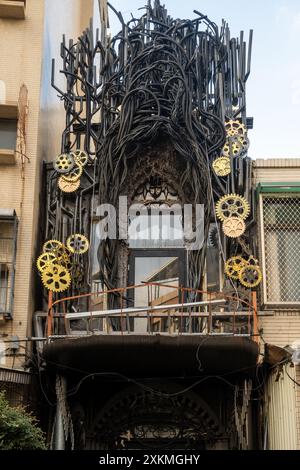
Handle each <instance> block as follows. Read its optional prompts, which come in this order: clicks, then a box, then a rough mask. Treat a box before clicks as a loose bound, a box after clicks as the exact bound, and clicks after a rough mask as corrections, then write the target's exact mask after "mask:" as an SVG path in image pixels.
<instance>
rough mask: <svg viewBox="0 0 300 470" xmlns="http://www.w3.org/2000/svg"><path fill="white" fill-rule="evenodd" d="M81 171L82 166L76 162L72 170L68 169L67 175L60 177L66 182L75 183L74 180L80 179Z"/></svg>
mask: <svg viewBox="0 0 300 470" xmlns="http://www.w3.org/2000/svg"><path fill="white" fill-rule="evenodd" d="M82 173H83V169H82V166H80V165H77V164H76V166H75V167H74V168H73V170H72V171H70V172H69V173H68V174H67V175H63V176H62V179H63V180H64V181H66V182H67V183H76V181H78V180H79V179H80V177H81V175H82Z"/></svg>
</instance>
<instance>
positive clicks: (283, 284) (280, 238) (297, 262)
mask: <svg viewBox="0 0 300 470" xmlns="http://www.w3.org/2000/svg"><path fill="white" fill-rule="evenodd" d="M263 229H264V239H265V247H264V248H265V271H266V293H267V301H268V302H274V303H294V302H300V196H299V195H298V194H288V195H282V194H281V195H268V196H264V197H263Z"/></svg>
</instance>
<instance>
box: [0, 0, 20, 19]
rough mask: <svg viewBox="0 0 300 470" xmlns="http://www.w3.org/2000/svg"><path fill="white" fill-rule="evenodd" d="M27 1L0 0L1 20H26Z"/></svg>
mask: <svg viewBox="0 0 300 470" xmlns="http://www.w3.org/2000/svg"><path fill="white" fill-rule="evenodd" d="M25 4H26V0H0V18H14V19H17V20H24V18H25Z"/></svg>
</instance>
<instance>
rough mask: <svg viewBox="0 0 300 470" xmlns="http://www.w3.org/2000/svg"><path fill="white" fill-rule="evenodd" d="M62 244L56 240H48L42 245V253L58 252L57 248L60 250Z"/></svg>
mask: <svg viewBox="0 0 300 470" xmlns="http://www.w3.org/2000/svg"><path fill="white" fill-rule="evenodd" d="M62 247H63V244H62V242H60V241H58V240H48V241H47V242H45V243H44V245H43V252H44V253H47V252H49V251H51V252H53V251H56V250H58V249H59V248H62Z"/></svg>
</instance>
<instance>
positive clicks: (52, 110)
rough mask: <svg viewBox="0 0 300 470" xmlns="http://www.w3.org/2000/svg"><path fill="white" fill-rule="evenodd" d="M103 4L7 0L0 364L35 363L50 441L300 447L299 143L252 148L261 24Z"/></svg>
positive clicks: (64, 444)
mask: <svg viewBox="0 0 300 470" xmlns="http://www.w3.org/2000/svg"><path fill="white" fill-rule="evenodd" d="M10 3H11V5H9V4H10ZM99 5H100V22H101V29H100V32H99V31H97V30H95V28H94V27H93V25H90V26H89V24H90V23H89V19H90V17H92V16H93V15H94V20H95V21H94V22H96V11H97V12H98V10H97V8H98V2H92V1H91V2H87V1H84V2H82V1H79V0H78V1H76V2H74V1H72V2H71V1H67V0H66V1H64V7H63V8H62V7H61V2H53V1H52V2H50V1H45V2H41V1H38V0H36V1H34V0H31V1H29V0H27V1H26V8H25V2H20V1H18V2H8V1H2V0H0V15H2V17H1V18H0V28H1V31H2V30H3V32H4V34H3V38H4V41H2V44H1V47H3V53H2V54H1V59H0V60H1V63H0V70H1V77H0V80H1V82H0V85H1V86H0V92H1V103H0V113H1V114H0V126H2V127H1V128H0V137H1V136H2V137H1V142H3V144H1V145H0V177H1V186H0V195H1V207H2V209H1V210H0V224H1V225H0V265H1V284H0V315H1V328H0V333H1V335H2V338H3V342H2V344H3V345H4V346H3V354H2V362H4V361H5V363H4V364H2V367H1V376H0V381H1V383H2V385H3V387H4V388H6V389H7V390H8V388H9V387H8V384H9V383H14V384H18V387H19V389H20V390H18V392H19V393H20V391H21V390H22V389H23V388H24V385H29V384H30V382H32V381H33V377H34V375H36V374H37V375H38V376H39V379H40V388H41V389H42V390H41V391H40V392H39V393H38V392H36V393H37V394H38V395H39V394H40V395H39V396H42V397H43V398H42V399H43V400H44V401H45V400H46V401H47V402H51V403H54V402H55V403H56V406H55V407H50V408H49V407H47V405H45V410H44V411H43V414H44V420H45V422H47V423H48V432H49V435H48V436H49V445H50V447H51V448H53V449H68V448H72V449H73V448H75V449H140V448H142V449H149V448H154V449H158V448H160V449H161V448H164V449H216V450H217V449H244V450H246V449H300V392H299V381H300V370H299V365H298V363H299V362H300V361H298V356H297V352H298V351H299V347H300V320H299V318H300V304H299V302H300V287H299V286H300V283H299V268H298V266H299V262H300V259H299V256H300V255H299V253H300V250H299V247H300V209H299V207H300V205H299V204H298V197H299V194H300V191H299V187H300V185H299V181H300V178H299V177H300V160H297V159H276V160H257V161H252V160H251V158H250V157H249V156H248V148H249V139H248V136H250V138H251V129H252V127H253V119H252V118H250V117H249V116H247V112H246V82H247V80H248V77H249V74H250V65H251V60H250V59H251V45H252V32H251V33H250V36H249V41H248V45H246V43H245V42H244V35H243V34H241V36H240V37H239V38H231V37H230V33H229V29H228V26H227V24H226V23H224V24H223V25H222V26H221V28H220V29H218V28H217V27H216V25H215V24H214V23H213V22H211V21H210V20H208V19H207V17H201V15H198V16H197V17H196V18H195V19H193V20H190V21H187V20H185V21H181V20H176V21H174V20H173V19H172V18H171V17H170V16H169V15H168V12H167V11H166V10H165V8H164V7H162V6H161V4H160V2H159V1H157V0H156V1H155V2H153V4H152V5H151V6H148V8H147V10H146V13H145V15H144V16H142V17H141V19H138V20H133V21H132V22H129V23H128V24H125V22H124V21H123V19H122V17H121V16H120V15H119V19H120V30H121V32H120V33H119V34H117V35H116V36H115V37H113V38H111V37H110V36H109V35H108V34H107V28H108V10H107V3H106V2H102V1H101V2H99ZM9 7H11V8H9ZM58 11H59V17H58V15H57V12H58ZM115 13H116V12H115ZM12 15H14V17H13V18H12V17H11V16H12ZM66 18H67V20H66ZM88 26H89V27H88ZM82 31H84V32H83V33H82ZM63 34H65V36H64V37H63V40H62V42H61V38H62V35H63ZM79 35H81V36H80V37H79V39H77V38H78V36H79ZM24 37H25V38H26V40H24ZM241 43H242V44H243V47H240V45H241ZM11 44H15V49H14V54H11V52H10V47H9V46H10V45H11ZM15 53H16V55H15ZM16 57H22V60H21V61H18V60H17V61H16ZM52 58H54V59H55V60H54V62H53V61H51V59H52ZM16 62H17V65H16ZM232 64H233V65H232ZM57 95H58V96H59V98H60V100H59V99H58V96H57ZM62 102H63V104H64V106H62ZM1 159H2V160H1ZM38 274H39V276H38ZM11 393H12V394H13V390H11ZM15 393H16V387H15Z"/></svg>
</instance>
